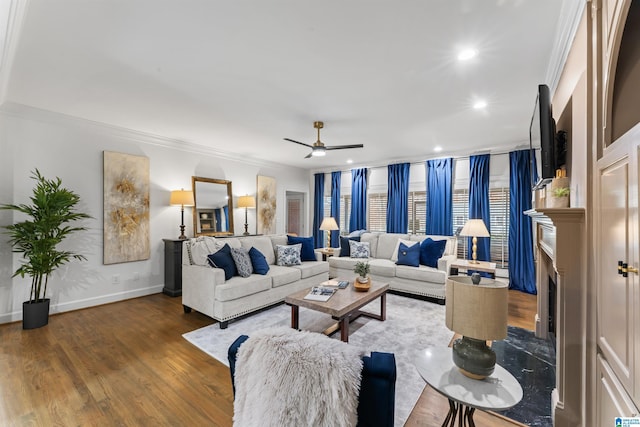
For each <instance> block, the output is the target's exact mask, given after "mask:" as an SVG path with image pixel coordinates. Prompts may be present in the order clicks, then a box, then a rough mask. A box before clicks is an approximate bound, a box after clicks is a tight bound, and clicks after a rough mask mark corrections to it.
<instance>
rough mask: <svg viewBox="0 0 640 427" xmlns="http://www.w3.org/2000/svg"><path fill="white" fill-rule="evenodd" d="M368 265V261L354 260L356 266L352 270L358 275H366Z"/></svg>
mask: <svg viewBox="0 0 640 427" xmlns="http://www.w3.org/2000/svg"><path fill="white" fill-rule="evenodd" d="M370 268H371V267H370V266H369V263H368V262H363V261H358V262H356V266H355V268H354V269H353V271H354V272H355V273H356V274H358V275H360V277H367V274H369V270H370Z"/></svg>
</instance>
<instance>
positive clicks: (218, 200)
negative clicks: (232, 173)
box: [191, 176, 234, 236]
mask: <svg viewBox="0 0 640 427" xmlns="http://www.w3.org/2000/svg"><path fill="white" fill-rule="evenodd" d="M191 185H192V187H193V199H194V202H195V206H194V207H193V232H194V234H195V235H196V236H229V235H233V234H234V231H233V195H232V194H233V193H232V191H231V181H227V180H224V179H213V178H202V177H199V176H192V177H191Z"/></svg>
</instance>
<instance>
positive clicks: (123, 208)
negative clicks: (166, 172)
mask: <svg viewBox="0 0 640 427" xmlns="http://www.w3.org/2000/svg"><path fill="white" fill-rule="evenodd" d="M103 168H104V169H103V174H104V175H103V181H104V193H103V194H104V207H103V209H104V243H103V246H104V248H103V252H104V255H103V257H104V263H105V264H117V263H122V262H130V261H140V260H145V259H149V257H150V246H151V243H150V232H149V159H148V158H147V157H142V156H133V155H131V154H123V153H115V152H112V151H105V152H104V164H103Z"/></svg>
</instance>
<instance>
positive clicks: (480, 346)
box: [452, 336, 496, 380]
mask: <svg viewBox="0 0 640 427" xmlns="http://www.w3.org/2000/svg"><path fill="white" fill-rule="evenodd" d="M452 354H453V363H454V364H455V365H456V366H457V367H458V369H460V372H462V374H463V375H465V376H467V377H469V378H473V379H474V380H481V379H484V378H486V377H488V376H490V375H491V374H492V373H493V371H494V369H495V366H496V353H495V352H494V351H493V350H492V349H490V348H489V347H487V342H486V341H485V340H478V339H475V338H470V337H465V336H463V337H462V338H459V339H457V340H455V341H454V343H453V352H452Z"/></svg>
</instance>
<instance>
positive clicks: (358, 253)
mask: <svg viewBox="0 0 640 427" xmlns="http://www.w3.org/2000/svg"><path fill="white" fill-rule="evenodd" d="M349 251H350V252H351V258H369V242H356V241H355V240H349Z"/></svg>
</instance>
